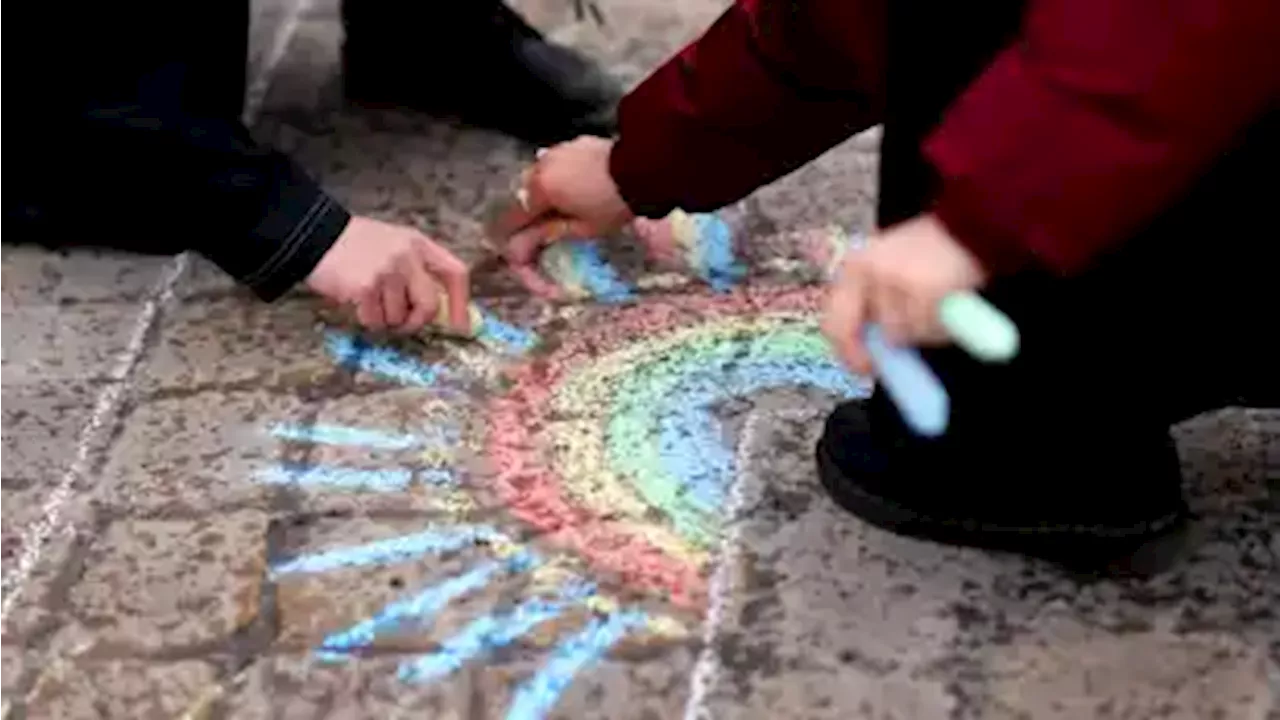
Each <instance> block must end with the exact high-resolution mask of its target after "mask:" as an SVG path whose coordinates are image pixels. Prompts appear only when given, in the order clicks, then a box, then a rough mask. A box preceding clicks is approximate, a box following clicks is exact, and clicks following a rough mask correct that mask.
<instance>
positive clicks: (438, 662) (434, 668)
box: [400, 581, 596, 682]
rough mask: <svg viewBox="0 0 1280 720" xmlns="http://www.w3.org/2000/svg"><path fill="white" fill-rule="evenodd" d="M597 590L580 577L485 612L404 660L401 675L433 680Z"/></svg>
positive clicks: (508, 642) (414, 679)
mask: <svg viewBox="0 0 1280 720" xmlns="http://www.w3.org/2000/svg"><path fill="white" fill-rule="evenodd" d="M595 590H596V588H595V585H594V584H592V583H585V582H581V581H578V582H574V583H571V584H570V585H568V586H566V587H564V588H562V589H561V590H560V592H559V593H557V595H556V596H555V597H554V598H550V599H543V598H531V599H529V600H526V601H524V602H523V603H521V604H520V605H518V606H517V607H515V608H514V609H512V610H511V611H510V612H507V613H503V614H501V615H483V616H481V617H479V618H477V619H476V620H475V621H474V622H472V623H471V624H469V625H467V626H466V627H465V628H463V629H462V630H461V631H460V632H459V633H458V634H457V635H454V636H453V637H451V638H449V639H448V640H446V641H445V642H444V646H443V647H441V648H440V650H439V651H438V652H434V653H431V654H429V655H423V656H422V657H420V658H417V659H415V660H412V661H410V662H408V663H404V664H402V665H401V666H400V678H401V679H402V680H409V681H416V682H430V681H432V680H436V679H439V678H441V677H444V676H446V675H449V674H451V673H453V672H454V671H456V670H457V669H458V668H460V667H462V666H463V665H464V664H465V663H466V662H467V661H468V660H471V659H473V658H475V657H477V656H479V655H482V654H484V653H488V652H492V651H493V650H496V649H498V648H500V647H503V646H505V645H510V644H511V643H512V642H514V641H515V640H516V639H518V638H519V637H521V636H522V635H525V634H527V633H528V632H529V631H530V630H533V629H534V628H535V627H537V626H538V625H541V624H542V623H544V622H547V621H548V620H552V619H554V618H555V617H556V616H558V615H560V614H561V613H563V612H564V611H565V610H567V609H569V608H570V607H572V606H573V605H574V604H577V603H579V602H581V601H583V600H584V599H586V598H587V597H588V596H590V595H592V594H594V593H595Z"/></svg>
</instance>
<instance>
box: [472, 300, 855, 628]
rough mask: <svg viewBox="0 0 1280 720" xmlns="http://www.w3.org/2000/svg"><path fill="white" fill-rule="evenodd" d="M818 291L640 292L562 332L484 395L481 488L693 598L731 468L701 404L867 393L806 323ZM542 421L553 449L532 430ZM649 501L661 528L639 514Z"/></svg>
mask: <svg viewBox="0 0 1280 720" xmlns="http://www.w3.org/2000/svg"><path fill="white" fill-rule="evenodd" d="M818 297H819V291H818V290H816V289H812V288H810V289H799V290H796V289H791V290H785V289H784V290H756V291H754V292H752V293H747V292H745V291H742V290H735V291H732V292H730V293H728V294H725V295H715V296H702V297H698V296H687V297H684V298H680V299H678V300H668V299H664V300H649V301H647V302H645V303H641V304H638V305H636V306H632V307H627V308H622V309H619V310H618V311H617V312H616V313H614V314H612V316H611V317H610V320H609V321H608V322H606V323H598V324H592V325H589V326H587V327H586V328H584V330H583V331H581V332H578V333H575V334H574V335H572V336H569V337H568V338H566V339H565V342H564V344H562V345H561V346H560V347H559V348H558V349H557V350H556V351H555V352H554V353H552V354H551V355H550V356H548V357H546V358H543V359H542V361H541V362H539V363H537V364H536V365H529V366H526V367H523V368H520V369H517V371H516V372H515V377H514V387H513V388H512V389H511V391H510V392H508V393H506V394H504V395H502V396H499V397H496V398H495V399H494V400H493V401H492V403H491V407H490V409H489V413H488V423H487V425H488V428H489V441H488V446H487V448H486V454H487V455H488V456H489V458H490V460H491V462H492V463H493V464H494V465H495V466H496V468H497V471H498V472H497V477H496V478H495V479H494V482H493V485H492V488H491V489H492V490H494V491H496V492H497V493H498V495H499V496H500V497H501V499H502V501H503V502H504V504H505V505H506V507H507V509H508V511H509V512H510V513H511V514H512V515H514V516H515V517H516V518H518V519H520V520H522V521H524V522H525V523H526V524H528V525H530V526H532V527H534V528H536V529H538V530H540V531H542V532H545V533H547V535H548V537H550V538H553V539H554V540H556V541H558V542H559V543H560V544H562V545H563V546H565V547H567V548H569V549H572V550H573V551H575V552H576V553H577V554H578V555H580V556H581V557H583V558H584V559H586V560H587V561H588V562H589V563H591V564H592V566H593V567H595V568H597V570H599V571H601V572H605V573H609V574H612V575H617V576H621V577H622V578H625V579H626V581H627V582H628V583H629V584H632V585H633V586H636V587H641V588H647V589H649V590H653V591H658V592H659V593H660V594H662V595H665V596H667V597H668V598H670V600H671V601H673V602H675V603H676V604H678V605H685V606H688V607H700V606H701V604H702V603H703V600H704V597H703V596H704V593H705V582H704V579H703V575H702V569H703V565H704V563H705V562H706V560H707V552H708V549H709V545H710V541H711V539H712V537H713V534H714V532H715V527H716V513H715V511H714V508H715V507H716V503H717V502H718V500H717V498H718V497H720V493H722V492H723V488H724V487H725V486H726V485H727V483H728V482H729V480H730V479H731V477H732V475H733V472H734V468H733V463H732V459H731V455H730V454H729V453H728V452H727V451H726V450H725V449H724V447H723V441H722V440H721V436H720V430H719V428H718V427H717V426H716V423H715V422H714V419H713V417H712V416H711V415H710V409H711V408H712V407H713V406H714V405H715V404H717V403H722V402H725V401H728V400H731V399H733V398H735V397H740V396H742V395H746V394H750V393H753V392H758V391H760V390H764V389H768V388H771V387H794V386H812V387H816V388H819V389H822V390H826V391H828V392H832V393H834V394H836V395H838V396H840V397H862V396H865V395H867V394H868V393H869V392H870V384H869V383H867V382H865V381H862V380H858V379H856V378H853V377H851V376H849V375H848V374H846V373H845V372H844V371H843V370H842V369H840V368H839V366H838V365H837V364H836V363H835V361H834V360H832V359H831V357H830V354H829V352H828V351H827V349H826V346H825V344H824V341H823V340H822V338H821V337H820V336H819V334H818V332H817V329H816V327H815V324H814V320H813V317H812V316H813V311H814V309H815V307H816V304H817V301H818ZM691 311H692V312H696V313H697V315H698V316H699V317H700V318H701V321H700V322H698V323H697V324H694V325H689V324H688V323H689V321H690V319H691V317H690V314H689V313H690V312H691ZM539 427H542V428H544V432H545V433H547V434H548V435H550V438H551V439H550V443H549V445H550V447H551V450H550V452H549V453H547V452H544V451H543V449H542V447H541V446H543V445H546V444H548V443H539V442H538V439H537V438H536V437H533V436H532V435H531V430H530V428H539ZM548 455H549V456H550V458H549V460H550V461H549V462H548V459H547V456H548ZM655 510H656V511H658V512H660V513H661V514H662V515H663V516H665V518H666V519H667V520H668V522H667V523H665V524H655V523H654V522H652V521H651V520H649V517H650V516H651V514H652V512H653V511H655Z"/></svg>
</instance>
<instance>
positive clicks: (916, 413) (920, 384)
mask: <svg viewBox="0 0 1280 720" xmlns="http://www.w3.org/2000/svg"><path fill="white" fill-rule="evenodd" d="M829 239H830V242H829V243H827V244H826V248H828V249H829V250H827V251H824V249H823V248H822V247H818V246H815V248H813V250H814V251H815V254H816V255H817V256H818V257H816V258H815V259H818V260H819V262H820V263H822V264H823V265H825V266H826V268H827V270H828V275H830V274H831V273H832V271H833V270H834V269H835V268H836V266H837V265H838V263H839V256H840V255H842V254H843V252H844V251H845V250H846V249H847V248H848V247H849V246H850V244H851V243H850V242H849V241H848V240H846V239H845V237H844V235H843V233H841V232H839V231H838V230H836V231H835V232H833V233H832V234H831V235H830V237H829ZM819 245H821V244H819ZM828 252H829V254H828ZM822 255H826V257H822ZM937 317H938V322H939V324H940V325H941V326H942V327H943V328H944V329H945V330H946V332H947V334H948V336H949V337H950V338H951V339H952V340H953V341H954V342H955V343H956V344H957V345H959V346H960V347H962V348H964V349H965V350H966V351H967V352H968V353H970V354H971V355H973V356H974V357H975V358H977V359H979V360H982V361H983V362H1008V361H1009V360H1011V359H1013V357H1014V356H1015V355H1016V354H1017V352H1018V345H1019V337H1018V331H1017V328H1016V326H1014V324H1013V322H1012V321H1011V320H1009V318H1008V317H1007V316H1005V315H1004V314H1003V313H1001V312H1000V311H999V310H997V309H996V308H995V307H993V306H992V305H991V304H990V303H988V302H987V301H986V300H984V299H983V298H982V297H981V296H979V295H977V294H976V293H973V292H956V293H952V294H950V295H947V296H946V297H945V298H943V300H942V301H941V302H940V303H939V304H938V308H937ZM861 335H862V345H863V347H865V349H866V351H867V354H868V355H869V356H870V358H871V363H872V366H873V367H874V369H875V372H876V375H877V376H878V378H879V380H880V385H881V387H882V388H883V389H884V391H885V392H886V393H887V394H888V395H889V398H890V400H892V401H893V403H894V405H896V406H897V407H898V410H899V412H900V413H901V414H902V417H903V420H904V421H905V422H906V423H907V425H908V426H909V427H910V428H911V429H912V430H913V431H915V432H916V433H918V434H920V435H924V436H926V437H936V436H938V435H941V434H943V433H944V432H946V429H947V425H948V422H949V419H950V405H951V401H950V397H949V396H948V394H947V391H946V387H945V386H944V385H943V384H942V381H941V380H939V379H938V377H937V375H936V374H934V372H933V370H932V369H931V368H930V367H929V365H928V363H926V362H925V361H924V359H923V358H922V357H921V356H920V354H919V352H917V351H916V350H914V349H911V348H903V347H896V346H894V345H892V344H890V343H889V342H888V340H887V339H886V338H885V336H884V332H883V330H882V328H881V327H880V326H879V325H877V324H874V323H869V324H866V325H864V326H863V329H862V331H861Z"/></svg>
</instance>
